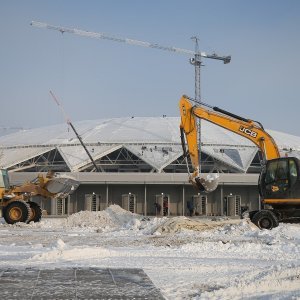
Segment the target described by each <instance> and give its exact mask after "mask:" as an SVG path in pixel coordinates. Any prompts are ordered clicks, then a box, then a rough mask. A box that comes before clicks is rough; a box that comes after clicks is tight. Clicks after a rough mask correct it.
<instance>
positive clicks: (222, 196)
mask: <svg viewBox="0 0 300 300" xmlns="http://www.w3.org/2000/svg"><path fill="white" fill-rule="evenodd" d="M223 185H224V184H222V185H221V190H220V194H221V200H220V201H221V205H220V207H221V214H220V215H221V216H224V191H223Z"/></svg>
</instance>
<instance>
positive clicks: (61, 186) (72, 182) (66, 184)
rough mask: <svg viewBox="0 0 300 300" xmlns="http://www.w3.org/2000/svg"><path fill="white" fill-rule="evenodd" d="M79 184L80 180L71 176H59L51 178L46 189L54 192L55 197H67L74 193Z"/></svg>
mask: <svg viewBox="0 0 300 300" xmlns="http://www.w3.org/2000/svg"><path fill="white" fill-rule="evenodd" d="M78 186H79V182H78V181H77V180H76V179H75V178H72V177H69V176H63V175H61V176H59V177H53V178H51V179H50V180H49V181H48V182H47V184H46V189H47V190H48V192H50V193H51V194H54V198H66V197H67V196H68V195H69V194H72V193H73V192H74V191H75V190H76V189H77V188H78Z"/></svg>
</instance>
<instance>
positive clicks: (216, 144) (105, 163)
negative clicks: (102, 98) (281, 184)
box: [0, 115, 300, 216]
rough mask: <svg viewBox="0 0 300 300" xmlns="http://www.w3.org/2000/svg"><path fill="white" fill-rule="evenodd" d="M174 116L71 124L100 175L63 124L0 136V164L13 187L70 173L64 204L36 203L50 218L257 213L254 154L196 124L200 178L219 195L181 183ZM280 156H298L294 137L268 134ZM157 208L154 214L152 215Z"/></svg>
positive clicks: (232, 137) (299, 145)
mask: <svg viewBox="0 0 300 300" xmlns="http://www.w3.org/2000/svg"><path fill="white" fill-rule="evenodd" d="M179 124H180V119H179V118H178V117H167V116H165V115H164V116H162V117H128V118H112V119H101V120H89V121H81V122H77V123H74V127H75V128H76V130H77V132H78V133H79V135H80V137H81V139H82V140H83V142H84V145H85V146H86V148H87V149H88V151H89V153H90V155H91V156H92V158H93V160H94V161H95V163H96V165H97V167H98V169H99V170H100V172H96V170H95V167H94V165H93V164H92V163H91V160H90V159H89V157H88V155H87V153H86V152H85V150H84V148H83V147H82V145H81V144H80V142H79V140H78V138H77V137H76V135H75V133H74V132H73V130H72V129H71V128H70V127H69V126H67V125H66V124H58V125H53V126H48V127H43V128H35V129H28V130H21V131H18V132H15V133H12V134H8V135H5V136H2V137H0V145H1V146H0V165H1V168H5V169H8V170H9V174H10V181H11V183H12V184H16V185H18V184H21V183H23V182H24V181H28V180H32V179H34V178H35V177H36V176H37V174H38V173H41V172H47V171H54V172H60V173H70V174H71V175H72V176H73V177H74V178H76V179H77V180H78V181H79V182H80V186H79V188H78V189H77V190H76V191H75V192H74V193H73V194H72V195H70V196H69V197H68V198H66V199H64V200H59V201H56V200H53V199H35V201H39V202H40V205H41V207H42V208H43V209H44V211H45V212H47V214H49V215H68V214H72V213H75V212H78V211H80V210H94V211H98V210H102V209H105V208H106V207H107V206H108V205H110V204H113V203H114V204H118V205H120V206H121V207H123V208H124V209H127V210H130V211H131V212H135V213H139V214H143V215H145V216H147V215H149V216H150V215H157V214H159V215H186V214H187V213H188V212H187V207H186V206H187V205H186V204H187V201H193V203H194V206H195V212H196V214H197V215H206V216H217V215H229V216H238V215H239V214H240V213H241V212H242V211H243V210H245V209H246V208H249V209H251V210H253V209H258V208H259V207H260V201H259V194H258V190H257V181H258V174H259V172H260V160H261V155H260V153H259V151H258V149H257V147H256V146H255V145H254V144H252V143H251V142H250V141H248V140H247V139H245V138H243V137H240V136H239V135H236V134H234V133H231V132H229V131H228V130H225V129H223V128H221V127H218V126H215V125H213V124H211V123H209V122H205V121H202V123H201V124H202V125H201V128H202V135H201V140H202V146H201V159H202V162H203V163H202V172H203V173H212V172H214V173H216V172H218V173H219V174H220V180H219V186H218V188H217V189H216V190H215V191H214V192H212V193H210V194H199V193H197V192H196V190H195V189H194V188H193V187H192V185H191V184H190V183H189V182H188V174H187V173H188V171H187V165H186V160H185V159H184V157H183V152H182V147H181V142H180V133H179ZM268 133H270V134H271V136H272V137H273V138H274V139H275V141H276V143H277V145H278V146H279V149H280V151H281V155H283V156H284V155H288V156H296V157H299V156H300V137H296V136H292V135H289V134H285V133H282V132H278V131H271V130H268ZM155 203H159V204H160V207H161V208H162V209H161V210H157V207H156V206H155Z"/></svg>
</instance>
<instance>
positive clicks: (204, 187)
mask: <svg viewBox="0 0 300 300" xmlns="http://www.w3.org/2000/svg"><path fill="white" fill-rule="evenodd" d="M190 181H191V182H192V184H193V185H194V186H195V187H196V189H197V190H199V192H205V193H210V192H213V191H214V190H215V189H216V188H217V187H218V184H219V174H217V173H210V174H208V175H201V176H196V177H191V178H190Z"/></svg>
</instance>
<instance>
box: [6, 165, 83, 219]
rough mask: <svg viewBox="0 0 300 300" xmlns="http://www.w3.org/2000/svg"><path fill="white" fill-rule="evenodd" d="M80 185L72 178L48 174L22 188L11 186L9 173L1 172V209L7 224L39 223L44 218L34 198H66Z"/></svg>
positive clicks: (25, 184)
mask: <svg viewBox="0 0 300 300" xmlns="http://www.w3.org/2000/svg"><path fill="white" fill-rule="evenodd" d="M78 185H79V183H78V181H77V180H75V179H74V178H72V177H69V176H66V175H59V174H55V173H53V172H48V173H47V174H46V175H42V174H40V175H38V177H37V178H36V179H35V180H33V181H31V182H25V183H23V184H22V185H20V186H11V185H10V183H9V176H8V172H7V170H5V169H1V170H0V208H2V216H3V218H4V220H5V221H6V223H8V224H14V223H17V222H24V223H29V222H31V221H33V222H39V221H40V220H41V217H42V210H41V207H40V206H39V205H38V204H37V203H36V202H33V201H32V200H31V199H32V198H33V197H34V196H42V197H45V198H52V199H53V198H54V199H58V198H66V197H67V196H68V195H69V194H71V193H72V192H74V191H75V190H76V189H77V187H78Z"/></svg>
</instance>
